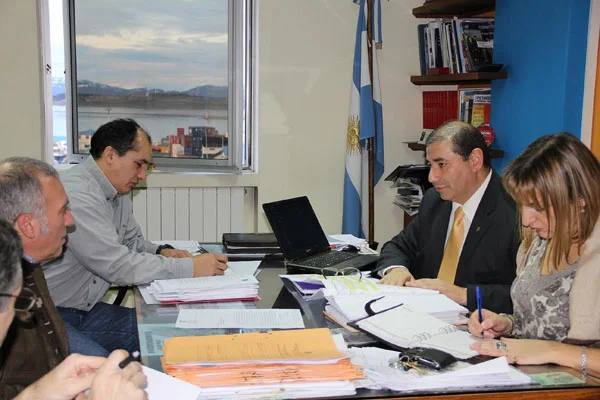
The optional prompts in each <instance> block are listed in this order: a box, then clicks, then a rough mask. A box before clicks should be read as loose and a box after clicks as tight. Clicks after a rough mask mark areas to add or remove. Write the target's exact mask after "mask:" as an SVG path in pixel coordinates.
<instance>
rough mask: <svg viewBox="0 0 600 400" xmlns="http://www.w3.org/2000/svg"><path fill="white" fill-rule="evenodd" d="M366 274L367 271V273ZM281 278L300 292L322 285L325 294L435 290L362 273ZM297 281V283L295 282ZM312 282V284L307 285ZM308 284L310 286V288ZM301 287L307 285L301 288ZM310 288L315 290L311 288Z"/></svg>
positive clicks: (296, 275) (429, 292)
mask: <svg viewBox="0 0 600 400" xmlns="http://www.w3.org/2000/svg"><path fill="white" fill-rule="evenodd" d="M367 274H368V273H367ZM279 277H280V278H281V279H287V280H288V281H290V282H292V284H294V286H295V287H296V288H297V289H298V291H299V292H300V293H301V294H314V293H315V292H316V291H318V287H317V285H322V286H323V287H324V288H323V290H322V292H323V294H324V295H325V296H333V295H337V294H348V295H355V294H387V293H402V294H406V295H413V294H414V295H420V294H435V293H438V292H437V291H436V290H428V289H421V288H409V287H405V286H396V285H381V284H380V283H379V279H373V278H368V277H367V276H365V275H363V276H362V278H361V279H358V278H357V277H356V276H327V277H324V276H323V275H318V274H294V275H279ZM296 282H299V284H296ZM309 284H312V285H309ZM308 286H311V287H310V288H309V287H308ZM302 287H307V289H306V290H305V289H303V288H302ZM312 288H314V289H316V290H311V289H312Z"/></svg>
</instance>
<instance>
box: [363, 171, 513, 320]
mask: <svg viewBox="0 0 600 400" xmlns="http://www.w3.org/2000/svg"><path fill="white" fill-rule="evenodd" d="M451 212H452V202H451V201H445V200H442V199H441V197H440V195H439V193H438V192H437V191H436V190H435V189H434V188H431V189H429V190H428V191H427V192H425V195H424V196H423V200H422V201H421V206H420V207H419V214H418V215H417V217H416V218H415V219H413V220H412V221H411V222H410V224H408V226H407V227H406V228H405V229H404V230H402V231H401V232H400V233H399V234H398V235H396V236H395V237H394V238H393V239H392V240H390V241H389V242H387V243H386V244H385V245H384V246H383V248H382V249H381V255H380V258H379V262H378V263H377V267H376V269H375V272H378V271H381V270H383V269H385V268H387V267H389V266H391V265H404V266H405V267H407V268H408V269H409V271H410V272H411V273H412V275H413V276H414V277H415V279H419V278H436V277H437V274H438V271H439V269H440V264H441V262H442V257H443V255H444V243H445V241H446V234H447V232H448V224H449V220H450V213H451ZM518 245H519V240H518V224H517V215H516V205H515V202H514V201H513V200H512V198H511V197H510V196H509V195H508V194H507V193H506V191H505V190H504V188H503V187H502V181H501V179H500V177H499V176H498V175H497V174H496V173H494V172H492V177H491V179H490V183H489V185H488V187H487V189H486V191H485V193H484V195H483V197H482V199H481V202H480V203H479V207H478V208H477V212H476V213H475V217H474V218H473V222H472V223H471V227H470V229H469V233H468V234H467V238H466V240H465V243H464V246H463V249H462V252H461V254H460V259H459V260H458V267H457V270H456V278H455V279H454V284H455V285H457V286H461V287H466V288H467V308H468V309H469V310H474V309H476V308H477V302H476V299H475V287H476V286H480V288H481V294H482V300H483V307H484V308H487V309H489V310H493V311H495V312H506V313H512V302H511V299H510V285H511V284H512V282H513V280H514V279H515V270H516V258H517V250H518Z"/></svg>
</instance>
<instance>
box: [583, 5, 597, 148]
mask: <svg viewBox="0 0 600 400" xmlns="http://www.w3.org/2000/svg"><path fill="white" fill-rule="evenodd" d="M598 32H600V0H592V1H591V2H590V21H589V27H588V40H587V54H586V63H585V84H584V90H583V111H582V114H583V115H582V121H581V141H582V142H583V143H585V144H586V145H587V146H588V147H589V146H590V145H591V144H592V122H593V118H594V93H595V91H596V67H597V61H598Z"/></svg>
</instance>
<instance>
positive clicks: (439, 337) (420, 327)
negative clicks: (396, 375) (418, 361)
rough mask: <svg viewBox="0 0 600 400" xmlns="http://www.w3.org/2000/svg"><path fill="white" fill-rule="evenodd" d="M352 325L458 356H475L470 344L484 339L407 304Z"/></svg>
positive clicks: (397, 343) (386, 339)
mask: <svg viewBox="0 0 600 400" xmlns="http://www.w3.org/2000/svg"><path fill="white" fill-rule="evenodd" d="M351 326H353V327H355V328H357V329H360V330H362V331H365V332H367V333H370V334H371V335H373V336H375V337H377V338H378V339H380V340H381V341H383V342H385V343H388V344H391V345H393V346H398V347H402V348H413V347H430V348H434V349H438V350H442V351H445V352H446V353H450V354H452V355H453V356H454V357H456V358H458V359H467V358H471V357H474V356H476V355H477V352H476V351H475V350H471V349H470V346H471V344H473V343H475V342H477V341H479V340H481V339H476V338H475V337H474V336H472V335H471V334H469V333H467V332H464V331H461V330H458V328H457V327H456V326H454V325H451V324H449V323H447V322H444V321H442V320H441V319H438V318H435V317H432V316H431V315H429V314H426V313H423V312H416V311H411V310H409V309H408V308H405V307H396V308H393V309H391V310H389V311H384V312H381V313H379V314H375V315H373V316H371V317H368V318H365V319H362V320H359V321H356V322H355V323H353V324H351Z"/></svg>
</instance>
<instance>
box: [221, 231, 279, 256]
mask: <svg viewBox="0 0 600 400" xmlns="http://www.w3.org/2000/svg"><path fill="white" fill-rule="evenodd" d="M223 246H224V247H225V251H226V252H227V253H231V254H235V253H246V254H248V253H250V254H253V253H257V254H274V253H281V249H280V248H279V244H277V238H275V235H274V234H272V233H224V234H223Z"/></svg>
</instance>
